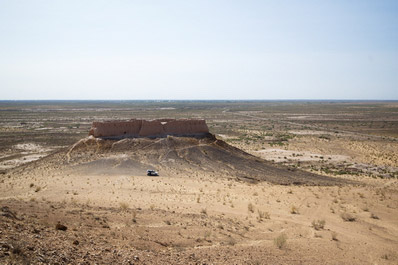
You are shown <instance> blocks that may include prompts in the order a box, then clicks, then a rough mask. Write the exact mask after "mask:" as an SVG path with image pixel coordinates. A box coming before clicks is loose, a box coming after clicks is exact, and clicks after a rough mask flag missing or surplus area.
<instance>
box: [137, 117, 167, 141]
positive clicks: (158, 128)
mask: <svg viewBox="0 0 398 265" xmlns="http://www.w3.org/2000/svg"><path fill="white" fill-rule="evenodd" d="M164 135H165V133H164V130H163V125H162V123H161V122H160V121H158V120H153V121H146V120H143V121H142V126H141V130H140V133H139V136H141V137H149V136H164Z"/></svg>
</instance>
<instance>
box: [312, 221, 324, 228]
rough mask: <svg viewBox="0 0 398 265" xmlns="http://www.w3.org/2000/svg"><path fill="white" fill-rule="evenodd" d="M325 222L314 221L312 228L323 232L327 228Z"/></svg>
mask: <svg viewBox="0 0 398 265" xmlns="http://www.w3.org/2000/svg"><path fill="white" fill-rule="evenodd" d="M325 223H326V222H325V220H313V221H312V227H313V228H314V229H315V230H322V229H323V228H324V227H325Z"/></svg>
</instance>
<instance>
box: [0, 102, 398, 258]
mask: <svg viewBox="0 0 398 265" xmlns="http://www.w3.org/2000/svg"><path fill="white" fill-rule="evenodd" d="M131 118H140V119H148V120H150V119H156V118H194V119H199V118H200V119H205V120H206V122H207V125H208V127H209V130H210V133H211V134H212V135H210V136H208V137H204V138H194V137H192V138H190V137H166V138H158V139H149V138H135V139H122V140H104V139H96V138H92V137H91V138H89V137H88V132H89V130H90V127H91V124H92V122H93V121H104V120H125V119H131ZM0 121H1V126H0V136H1V137H0V172H1V174H0V206H1V209H0V263H1V264H110V263H113V264H397V263H398V141H397V140H398V102H397V101H381V102H376V101H1V102H0ZM147 169H154V170H157V171H158V172H159V176H156V177H155V176H147V175H146V170H147Z"/></svg>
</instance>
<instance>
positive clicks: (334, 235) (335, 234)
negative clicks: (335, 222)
mask: <svg viewBox="0 0 398 265" xmlns="http://www.w3.org/2000/svg"><path fill="white" fill-rule="evenodd" d="M332 240H334V241H339V240H338V239H337V233H336V232H334V231H333V232H332Z"/></svg>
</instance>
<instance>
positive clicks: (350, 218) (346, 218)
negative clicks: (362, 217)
mask: <svg viewBox="0 0 398 265" xmlns="http://www.w3.org/2000/svg"><path fill="white" fill-rule="evenodd" d="M340 216H341V218H342V219H343V220H344V221H346V222H354V221H355V220H356V217H355V216H353V215H352V214H350V213H347V212H344V213H342V214H341V215H340Z"/></svg>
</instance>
